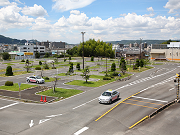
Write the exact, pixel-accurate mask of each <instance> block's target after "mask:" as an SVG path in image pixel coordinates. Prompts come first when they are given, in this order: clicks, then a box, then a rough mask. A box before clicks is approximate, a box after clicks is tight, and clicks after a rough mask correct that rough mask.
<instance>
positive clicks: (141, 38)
mask: <svg viewBox="0 0 180 135" xmlns="http://www.w3.org/2000/svg"><path fill="white" fill-rule="evenodd" d="M141 42H142V38H140V55H139V60H141Z"/></svg>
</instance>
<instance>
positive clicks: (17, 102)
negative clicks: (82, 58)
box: [0, 102, 19, 110]
mask: <svg viewBox="0 0 180 135" xmlns="http://www.w3.org/2000/svg"><path fill="white" fill-rule="evenodd" d="M16 104H19V103H18V102H16V103H13V104H10V105H6V106H3V107H1V108H0V110H2V109H5V108H8V107H10V106H13V105H16Z"/></svg>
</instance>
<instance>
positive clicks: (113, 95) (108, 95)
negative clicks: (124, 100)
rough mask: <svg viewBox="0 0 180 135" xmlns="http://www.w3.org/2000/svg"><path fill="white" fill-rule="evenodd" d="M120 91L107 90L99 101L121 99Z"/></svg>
mask: <svg viewBox="0 0 180 135" xmlns="http://www.w3.org/2000/svg"><path fill="white" fill-rule="evenodd" d="M119 96H120V92H118V91H115V90H111V89H109V90H107V91H105V92H104V93H102V94H101V96H100V97H99V98H98V101H99V103H112V102H113V101H114V100H117V99H119Z"/></svg>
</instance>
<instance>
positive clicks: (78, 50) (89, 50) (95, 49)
mask: <svg viewBox="0 0 180 135" xmlns="http://www.w3.org/2000/svg"><path fill="white" fill-rule="evenodd" d="M82 52H83V43H80V45H79V46H75V47H73V48H72V49H68V50H67V53H68V54H69V55H72V56H82ZM84 56H85V57H89V56H94V57H99V56H100V57H110V58H114V56H115V52H114V50H112V44H109V43H106V42H103V41H100V40H98V41H95V39H89V40H88V41H86V42H84Z"/></svg>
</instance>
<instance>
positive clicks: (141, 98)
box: [132, 96, 168, 103]
mask: <svg viewBox="0 0 180 135" xmlns="http://www.w3.org/2000/svg"><path fill="white" fill-rule="evenodd" d="M132 97H134V98H141V99H146V100H152V101H157V102H166V103H167V102H168V101H163V100H157V99H151V98H144V97H137V96H132Z"/></svg>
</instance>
